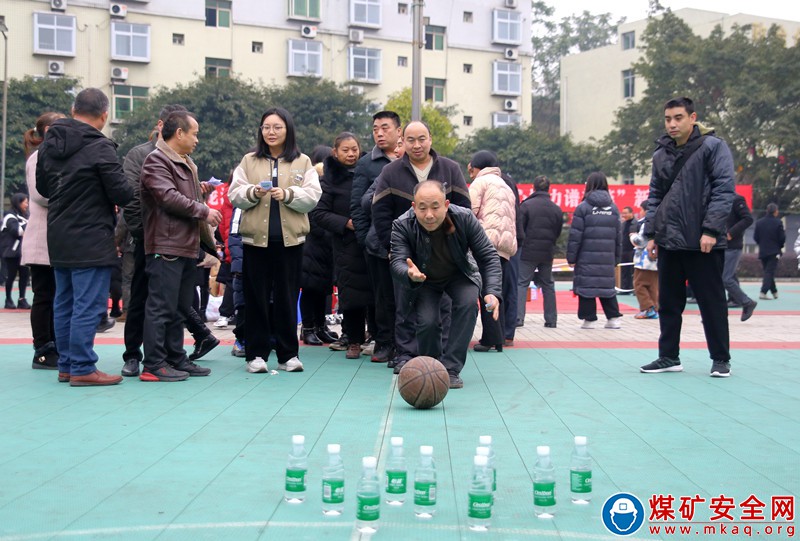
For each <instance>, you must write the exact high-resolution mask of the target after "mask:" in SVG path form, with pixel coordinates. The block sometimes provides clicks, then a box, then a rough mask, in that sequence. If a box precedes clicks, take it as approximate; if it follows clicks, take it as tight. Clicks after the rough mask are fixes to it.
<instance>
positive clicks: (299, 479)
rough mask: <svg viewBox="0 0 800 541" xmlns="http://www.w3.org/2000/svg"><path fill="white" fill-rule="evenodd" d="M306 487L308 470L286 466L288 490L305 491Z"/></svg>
mask: <svg viewBox="0 0 800 541" xmlns="http://www.w3.org/2000/svg"><path fill="white" fill-rule="evenodd" d="M305 489H306V470H297V469H293V468H286V491H287V492H303V491H304V490H305Z"/></svg>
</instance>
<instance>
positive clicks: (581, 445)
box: [569, 436, 592, 504]
mask: <svg viewBox="0 0 800 541" xmlns="http://www.w3.org/2000/svg"><path fill="white" fill-rule="evenodd" d="M587 443H588V439H587V438H586V436H575V448H574V449H573V450H572V460H571V461H570V465H569V492H570V495H571V496H572V503H577V504H587V503H589V501H590V500H591V499H592V457H591V456H590V455H589V447H588V445H587Z"/></svg>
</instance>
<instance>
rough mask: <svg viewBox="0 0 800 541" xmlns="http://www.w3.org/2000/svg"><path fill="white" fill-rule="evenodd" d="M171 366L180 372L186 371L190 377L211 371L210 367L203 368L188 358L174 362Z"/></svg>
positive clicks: (205, 374) (203, 374) (207, 373)
mask: <svg viewBox="0 0 800 541" xmlns="http://www.w3.org/2000/svg"><path fill="white" fill-rule="evenodd" d="M173 368H175V370H178V371H180V372H186V373H187V374H189V375H190V376H192V377H195V376H207V375H209V374H210V373H211V369H210V368H204V367H202V366H198V365H196V364H194V363H193V362H192V361H190V360H188V359H187V360H185V361H183V362H180V363H178V364H176V365H175V366H174V367H173Z"/></svg>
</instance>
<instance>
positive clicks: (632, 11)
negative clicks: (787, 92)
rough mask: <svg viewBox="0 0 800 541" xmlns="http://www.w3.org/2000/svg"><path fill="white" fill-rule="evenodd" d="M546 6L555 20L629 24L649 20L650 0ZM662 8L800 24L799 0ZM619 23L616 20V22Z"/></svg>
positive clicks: (716, 0) (670, 0)
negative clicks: (583, 17) (606, 18)
mask: <svg viewBox="0 0 800 541" xmlns="http://www.w3.org/2000/svg"><path fill="white" fill-rule="evenodd" d="M545 1H546V3H547V4H549V5H552V6H555V8H556V17H557V18H559V19H560V18H561V17H566V16H569V15H572V14H576V13H581V12H583V11H589V12H590V13H593V14H597V13H612V14H613V15H616V16H617V17H615V19H617V18H618V17H623V16H624V17H626V20H627V22H631V21H636V20H639V19H644V18H646V17H647V7H648V4H649V3H648V0H602V1H600V2H598V1H597V0H545ZM661 5H662V6H664V7H665V8H666V7H668V8H670V9H672V11H676V10H678V9H681V8H686V7H692V8H695V9H704V10H707V11H718V12H720V13H727V14H729V15H734V14H736V13H747V14H750V15H760V16H762V17H772V18H775V19H787V20H790V21H800V2H799V1H798V0H761V1H760V2H753V1H752V0H695V1H694V2H692V1H690V0H661ZM614 22H616V20H615V21H614Z"/></svg>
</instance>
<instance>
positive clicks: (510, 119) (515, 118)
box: [492, 113, 522, 128]
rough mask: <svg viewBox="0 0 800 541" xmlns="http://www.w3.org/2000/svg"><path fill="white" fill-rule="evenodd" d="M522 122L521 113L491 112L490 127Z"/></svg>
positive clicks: (514, 124)
mask: <svg viewBox="0 0 800 541" xmlns="http://www.w3.org/2000/svg"><path fill="white" fill-rule="evenodd" d="M521 124H522V115H520V114H517V113H492V127H493V128H503V127H505V126H519V125H521Z"/></svg>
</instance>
